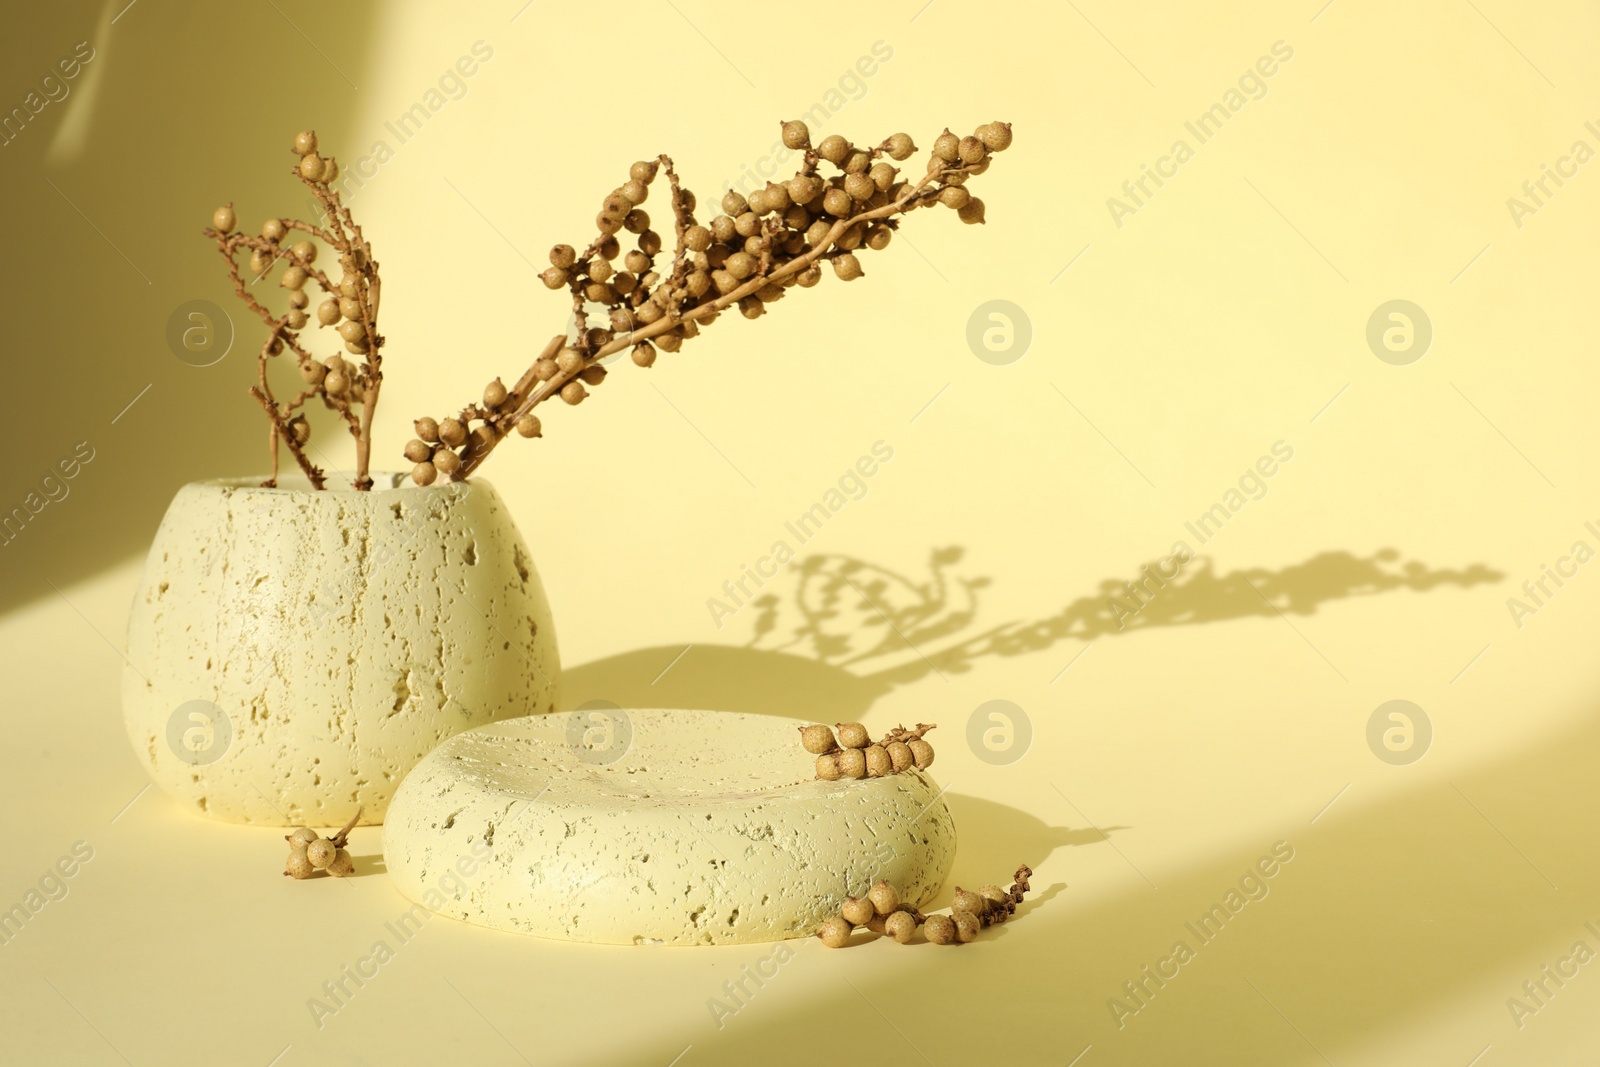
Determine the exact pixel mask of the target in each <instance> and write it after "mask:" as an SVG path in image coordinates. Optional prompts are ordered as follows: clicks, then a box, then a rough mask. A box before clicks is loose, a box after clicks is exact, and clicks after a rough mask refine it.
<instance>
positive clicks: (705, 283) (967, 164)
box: [405, 122, 1011, 485]
mask: <svg viewBox="0 0 1600 1067" xmlns="http://www.w3.org/2000/svg"><path fill="white" fill-rule="evenodd" d="M783 141H784V144H785V145H786V146H787V147H789V148H791V149H796V150H800V151H801V153H802V162H801V166H800V168H799V171H798V172H797V173H796V174H795V176H794V178H792V179H790V180H789V181H787V182H783V183H770V182H769V183H768V184H767V186H766V188H764V189H757V190H755V191H754V192H752V193H751V194H750V195H749V197H748V198H746V197H745V196H743V195H741V194H739V193H738V192H735V191H732V190H730V191H729V192H728V193H727V194H726V195H725V196H724V197H723V199H722V204H721V206H722V208H723V210H724V212H726V214H723V215H720V216H718V217H717V218H715V219H713V220H712V222H711V225H710V226H709V227H706V226H701V225H699V224H697V223H696V222H695V218H694V209H695V199H694V194H693V193H692V192H690V191H689V190H687V189H684V188H683V186H682V185H681V183H680V181H679V179H678V175H677V171H676V169H675V167H674V166H673V162H672V159H671V158H670V157H668V156H665V155H663V156H659V157H657V159H655V160H646V161H640V162H638V163H635V164H634V165H633V166H632V168H631V169H630V171H629V178H628V181H627V182H625V183H624V184H623V185H621V186H619V187H618V188H617V189H615V190H613V191H612V192H611V193H610V194H608V195H607V197H606V198H605V200H604V202H603V203H602V205H601V210H600V214H599V215H598V216H597V217H596V220H595V221H596V225H597V227H598V228H599V231H600V234H599V236H598V237H597V238H596V239H595V240H594V241H593V242H591V243H590V245H589V246H588V248H586V249H585V250H584V251H583V252H582V253H578V252H576V251H575V250H574V249H573V247H572V246H571V245H564V244H563V245H556V246H555V247H554V248H553V249H551V251H550V262H551V266H550V269H549V270H547V271H545V272H544V273H543V274H542V275H541V276H540V277H541V279H542V280H543V281H544V283H545V285H546V286H547V287H549V288H551V289H561V288H565V289H567V290H568V291H569V293H570V297H571V304H572V314H573V319H574V321H575V324H576V333H575V335H574V336H572V337H570V338H569V337H566V336H565V335H558V336H557V337H556V338H553V339H552V340H551V342H550V343H549V344H548V345H546V346H545V348H544V349H543V350H542V351H541V352H540V353H539V356H538V357H537V358H536V359H535V360H534V362H533V364H532V366H530V367H529V368H528V369H527V370H526V371H525V372H524V373H523V374H522V375H521V376H519V378H518V379H517V384H516V386H515V387H513V388H511V389H506V388H505V386H504V385H503V384H502V383H501V381H500V379H498V378H496V379H495V380H494V381H492V382H490V383H489V385H488V386H487V387H485V389H484V397H483V405H482V406H469V407H468V408H466V409H463V411H462V413H461V415H460V416H459V417H456V418H447V419H444V420H435V419H433V418H427V417H425V418H421V419H418V420H417V422H416V429H417V439H416V440H413V441H411V442H410V443H409V444H408V445H407V446H406V450H405V451H406V458H407V459H408V460H410V461H411V462H412V463H413V464H414V465H415V466H414V467H413V470H412V478H413V480H415V481H416V482H417V483H418V484H420V485H427V484H430V483H431V482H433V481H434V479H435V478H436V477H437V476H438V475H439V474H443V475H445V476H447V477H450V478H453V479H455V480H457V481H459V480H462V479H465V478H467V477H468V476H470V475H471V474H472V473H473V472H474V471H475V470H477V469H478V467H479V466H481V465H482V464H483V462H484V460H486V459H487V458H488V457H489V455H490V454H491V453H492V452H493V451H494V449H495V447H496V446H497V445H498V444H499V443H500V442H501V441H502V440H504V439H505V438H506V437H508V436H510V434H511V432H512V431H513V430H515V431H516V432H517V433H518V434H520V435H521V436H524V437H539V436H542V427H541V424H540V421H539V419H538V417H537V416H535V415H534V414H533V411H534V409H535V408H536V407H538V406H539V405H540V404H542V403H544V402H545V401H547V400H549V399H550V398H551V397H553V396H560V397H561V398H562V400H564V401H566V402H567V403H568V404H572V405H576V404H578V403H581V402H582V401H583V400H584V398H585V397H586V396H587V395H588V392H587V390H586V389H585V388H584V386H585V385H587V386H590V387H594V386H598V385H599V384H600V383H601V382H602V381H604V380H605V377H606V368H605V367H603V366H601V365H600V361H601V360H603V359H605V358H606V357H608V356H611V355H614V354H615V353H618V352H620V351H622V350H623V349H624V348H631V349H632V350H633V353H632V354H633V362H634V363H636V364H637V365H639V366H641V367H649V366H651V365H653V364H654V363H655V360H656V350H657V348H659V349H661V350H662V351H667V352H676V351H677V350H678V349H679V348H680V347H681V345H682V343H683V342H684V341H685V340H687V339H689V338H692V337H694V336H696V335H697V334H698V332H699V330H700V328H701V327H703V326H707V325H710V324H711V323H712V322H714V321H716V318H717V316H718V315H719V314H720V313H721V312H722V311H724V310H727V309H728V308H732V307H737V308H738V309H739V311H740V313H741V314H742V315H743V316H744V317H746V318H757V317H759V316H760V315H761V314H763V313H764V312H765V311H766V308H767V305H769V304H771V303H772V302H774V301H776V300H778V299H781V298H782V297H783V296H784V295H785V293H786V292H787V290H788V289H789V288H791V287H793V286H795V285H799V286H800V287H802V288H809V287H810V286H813V285H815V284H816V283H817V282H818V281H819V280H820V279H821V261H822V260H824V259H827V260H828V261H830V262H831V263H832V264H833V269H834V273H835V275H836V276H837V277H839V278H840V279H841V280H844V281H851V280H854V279H856V278H859V277H861V276H862V270H861V264H860V261H859V259H858V256H857V253H858V252H859V251H864V250H867V249H871V250H874V251H877V250H881V249H883V248H884V247H886V246H887V245H888V243H889V240H890V238H891V237H892V235H893V233H894V230H895V228H896V226H897V225H898V222H899V220H898V219H897V218H896V216H900V215H903V214H905V213H906V212H909V211H911V210H914V209H916V208H918V207H927V206H933V205H935V204H943V205H945V206H947V207H950V208H953V209H955V210H956V212H957V214H958V216H959V217H960V218H961V220H962V221H963V222H968V223H982V222H983V221H984V206H983V202H982V201H981V200H978V199H976V198H975V197H973V196H972V195H971V194H970V193H969V192H968V191H967V189H966V182H967V179H968V178H969V177H971V176H973V175H977V174H981V173H983V172H984V171H985V170H986V169H987V168H988V166H989V156H990V154H991V153H993V152H998V151H1001V150H1003V149H1005V148H1006V147H1008V146H1009V145H1010V143H1011V126H1010V125H1009V124H1008V123H1003V122H993V123H987V124H985V125H983V126H980V127H978V129H977V130H976V131H975V132H974V133H973V134H972V135H971V136H968V137H958V136H956V135H955V134H953V133H951V132H950V131H949V130H948V129H946V130H945V131H944V132H943V133H941V134H940V135H939V137H938V138H937V139H936V140H935V142H934V146H933V151H932V154H931V156H930V159H929V163H928V168H927V172H926V173H925V174H924V176H923V177H922V178H920V179H918V180H916V181H914V182H912V181H902V180H900V178H899V172H898V170H897V169H896V168H895V167H893V166H892V165H891V164H890V163H889V162H887V161H885V160H882V159H880V157H885V156H887V157H888V158H889V159H892V160H894V161H896V162H899V161H903V160H905V159H907V158H909V157H910V156H911V154H912V153H913V152H915V151H916V147H915V145H913V144H912V141H911V138H910V137H909V136H908V135H906V134H903V133H897V134H895V135H893V136H891V137H889V138H886V139H885V140H884V141H883V142H882V143H880V144H878V145H877V146H875V147H873V148H870V149H863V148H857V147H855V146H853V145H851V144H850V143H849V142H848V141H846V140H845V139H844V138H843V137H840V136H838V135H832V136H829V137H826V138H824V139H823V141H822V142H821V143H820V144H818V145H816V146H813V145H812V144H811V140H810V133H809V131H808V130H807V129H806V127H805V124H804V123H802V122H785V123H784V124H783ZM821 162H828V163H830V164H832V165H833V166H834V167H835V168H837V170H838V171H839V173H838V174H837V175H836V176H834V177H833V178H830V179H823V178H821V177H819V176H818V175H817V173H816V172H817V168H818V165H819V164H820V163H821ZM658 172H664V173H665V174H666V175H667V182H668V186H669V190H670V191H669V194H668V195H669V207H670V209H671V211H672V215H673V231H674V235H675V238H676V242H675V247H674V252H673V258H672V266H671V268H670V271H669V273H668V274H667V276H666V277H665V279H663V278H662V277H661V275H660V274H659V273H657V272H656V271H654V270H653V269H652V268H653V266H654V261H655V256H656V254H657V253H659V252H660V250H661V238H660V237H659V236H658V235H657V234H656V232H655V231H654V230H652V229H651V228H650V220H649V216H648V215H647V214H646V213H645V211H644V210H643V208H642V207H641V206H640V205H642V204H644V203H645V201H646V199H647V198H648V192H649V185H650V183H651V182H652V181H653V180H654V179H655V177H656V176H657V174H658ZM622 231H626V232H627V233H629V234H634V235H637V243H638V248H637V250H635V251H629V252H628V253H627V256H626V257H625V258H624V260H623V267H624V269H623V270H620V271H619V270H617V268H616V267H615V266H614V265H613V262H612V261H614V260H616V259H617V258H618V256H619V255H620V254H621V246H620V242H619V241H618V234H619V233H621V232H622ZM590 305H601V306H603V307H605V308H606V309H607V311H608V314H609V317H610V328H606V327H596V328H590V327H589V326H588V317H587V311H588V307H589V306H590ZM474 423H476V425H474Z"/></svg>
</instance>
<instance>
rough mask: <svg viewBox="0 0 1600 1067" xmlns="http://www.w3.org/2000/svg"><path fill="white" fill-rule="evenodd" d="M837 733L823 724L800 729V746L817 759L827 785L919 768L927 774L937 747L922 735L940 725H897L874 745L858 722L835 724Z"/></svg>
mask: <svg viewBox="0 0 1600 1067" xmlns="http://www.w3.org/2000/svg"><path fill="white" fill-rule="evenodd" d="M835 725H836V726H837V727H838V729H839V736H838V738H837V739H835V738H834V736H833V731H832V730H830V729H828V728H827V727H826V726H824V725H822V724H821V723H816V724H814V725H811V726H802V727H800V744H801V745H803V746H804V747H805V750H806V751H807V752H810V753H813V754H815V755H816V757H817V777H818V778H820V779H822V780H823V781H826V782H833V781H837V780H838V779H840V778H882V777H883V776H884V775H886V774H899V773H900V772H901V771H904V770H909V769H910V768H912V767H915V768H916V769H917V770H919V771H925V770H927V769H928V768H929V767H931V766H933V746H932V745H930V744H928V742H926V741H924V740H923V739H922V735H923V734H925V733H927V732H928V731H929V730H931V729H933V728H934V726H935V725H936V724H935V723H931V722H919V723H917V728H916V729H915V730H907V729H906V728H905V727H904V726H896V727H895V728H894V729H893V730H890V731H889V732H888V733H887V734H884V736H883V739H882V740H881V741H878V742H876V743H875V742H873V740H872V735H871V734H869V733H867V728H866V727H865V726H862V725H861V724H860V723H858V722H841V723H836V724H835Z"/></svg>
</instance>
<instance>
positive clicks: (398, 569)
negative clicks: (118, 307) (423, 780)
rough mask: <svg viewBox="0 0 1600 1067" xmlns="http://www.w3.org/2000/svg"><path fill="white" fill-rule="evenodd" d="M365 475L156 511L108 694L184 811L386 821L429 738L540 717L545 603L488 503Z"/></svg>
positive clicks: (496, 502)
mask: <svg viewBox="0 0 1600 1067" xmlns="http://www.w3.org/2000/svg"><path fill="white" fill-rule="evenodd" d="M336 477H337V476H336V475H332V474H330V475H329V484H330V485H334V484H338V483H336V482H335V478H336ZM377 480H378V482H379V486H380V487H381V488H374V489H373V490H372V491H371V492H365V493H363V492H356V491H354V490H352V489H349V488H339V489H330V490H327V491H322V492H315V491H311V490H309V489H308V488H278V489H263V488H260V486H259V482H260V479H234V480H219V481H209V482H197V483H194V484H191V485H187V486H185V487H184V488H183V489H181V490H179V492H178V494H177V496H176V497H175V498H174V499H173V501H172V504H171V506H170V507H169V508H168V509H167V514H166V517H165V518H164V519H163V520H162V522H161V527H160V529H159V530H158V531H157V533H156V537H155V542H154V544H152V545H151V548H150V555H149V557H148V559H147V560H146V563H145V569H144V574H143V577H142V578H141V580H140V583H139V588H138V592H137V594H136V595H135V597H134V602H133V609H132V612H131V613H130V615H129V619H128V646H127V647H128V653H127V658H128V666H127V667H126V668H125V669H124V671H123V686H122V698H123V711H124V717H125V720H126V723H127V728H128V736H129V737H130V739H131V740H132V741H133V746H134V749H135V751H136V752H137V753H138V756H139V760H140V762H141V763H143V764H144V765H145V768H146V769H147V770H148V771H149V773H150V776H151V778H153V779H154V780H155V782H156V784H157V785H159V786H161V788H162V789H164V790H166V791H167V792H168V793H169V794H171V795H172V796H173V797H176V798H177V799H178V800H180V801H182V802H183V803H184V804H186V805H189V806H191V807H193V808H194V809H195V810H197V811H199V812H201V813H203V814H205V815H209V816H212V817H215V818H220V819H226V820H230V821H234V822H246V823H264V824H269V825H300V824H307V825H311V826H337V825H339V824H341V823H343V822H344V821H345V820H346V819H347V818H349V816H351V815H352V814H354V812H355V809H356V806H357V805H360V806H361V808H362V818H361V821H362V822H363V823H368V824H370V823H378V822H382V821H383V818H384V815H385V812H386V811H387V810H388V807H389V802H390V799H391V798H392V797H393V796H394V791H395V789H396V787H397V786H398V785H399V784H400V780H401V779H402V778H403V777H404V776H405V774H406V772H407V771H409V770H410V769H411V767H412V766H413V765H414V764H415V763H416V762H417V761H418V760H419V759H421V758H422V757H423V756H424V755H426V754H427V753H428V752H429V751H430V750H431V749H433V748H434V747H435V746H436V745H437V744H438V743H439V742H441V741H443V740H444V739H445V738H448V737H450V736H451V735H453V734H456V733H459V732H460V731H462V730H466V729H469V728H471V727H474V726H479V725H482V724H484V723H486V722H491V721H493V720H496V719H504V718H511V717H516V716H522V715H528V714H531V713H535V712H542V711H548V710H550V709H551V708H553V707H554V702H555V696H556V686H557V680H558V679H559V677H560V663H559V659H558V655H557V651H556V639H555V629H554V627H553V626H552V624H551V621H550V607H549V604H548V602H547V601H546V599H545V594H544V589H543V587H542V586H541V585H540V584H539V577H538V575H537V574H536V573H535V571H534V567H533V560H532V557H531V556H530V555H529V553H528V549H527V546H526V545H524V544H523V541H522V537H521V535H519V534H518V532H517V529H516V527H515V525H513V523H512V521H511V518H510V516H509V514H508V513H507V512H506V509H505V506H504V504H503V503H502V502H501V500H500V497H499V495H498V494H496V493H495V491H494V489H493V488H492V487H491V486H490V485H488V484H487V483H486V482H483V481H481V480H473V481H471V482H463V483H446V484H442V485H434V486H428V487H426V488H419V487H416V486H412V485H409V484H408V480H406V479H403V478H402V477H401V476H400V475H393V474H386V475H381V476H378V477H377ZM285 481H287V479H285ZM301 484H302V485H303V484H304V483H303V482H302V483H301ZM342 484H343V485H345V486H348V480H345V481H343V483H342ZM218 715H220V716H222V717H223V718H222V719H221V720H218V721H215V722H210V721H208V719H211V720H215V719H216V718H217V716H218Z"/></svg>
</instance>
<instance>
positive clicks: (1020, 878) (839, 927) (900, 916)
mask: <svg viewBox="0 0 1600 1067" xmlns="http://www.w3.org/2000/svg"><path fill="white" fill-rule="evenodd" d="M1032 877H1033V869H1032V868H1030V867H1029V866H1028V865H1027V864H1026V863H1024V864H1022V865H1021V866H1019V867H1018V868H1017V873H1016V875H1015V876H1014V879H1013V881H1012V883H1011V887H1010V888H1009V889H1001V888H1000V887H999V886H997V885H986V886H981V887H980V888H979V889H978V891H977V892H976V893H974V892H973V891H972V890H970V889H962V888H961V887H960V886H956V891H955V896H954V897H953V898H952V899H951V901H950V914H949V915H940V914H937V913H936V914H933V915H924V914H922V912H920V911H918V910H917V909H916V908H914V907H912V906H911V905H910V904H905V903H902V902H901V900H900V894H899V892H898V891H896V889H895V887H894V886H892V885H890V884H889V883H888V882H886V881H879V882H876V883H874V884H873V886H872V888H871V889H869V890H867V892H866V895H865V896H861V897H845V898H844V903H843V904H841V905H840V906H839V913H838V914H837V915H834V916H831V917H829V918H827V919H824V920H823V921H822V925H821V926H820V927H818V928H817V936H818V937H819V938H821V939H822V943H823V944H824V945H827V946H828V947H829V948H844V947H845V946H846V945H848V944H849V943H850V937H851V935H852V934H854V933H855V931H856V927H858V926H864V927H866V928H867V929H868V930H870V931H871V932H872V933H875V934H887V935H888V936H889V937H892V938H894V939H895V940H896V941H898V942H900V944H902V945H905V944H909V943H910V942H911V940H912V938H914V937H916V935H917V930H918V929H919V928H920V929H921V930H922V936H923V939H924V940H926V941H928V942H929V943H930V944H934V945H949V944H962V943H965V942H968V941H974V940H976V939H977V937H978V932H979V931H980V930H982V929H983V928H984V927H986V926H997V925H999V924H1000V923H1003V922H1006V921H1007V920H1009V919H1010V918H1011V916H1013V915H1015V914H1016V912H1017V905H1018V904H1021V903H1022V899H1023V897H1024V896H1026V895H1027V893H1028V890H1029V889H1030V888H1032V887H1031V886H1030V885H1029V884H1028V879H1030V878H1032Z"/></svg>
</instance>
